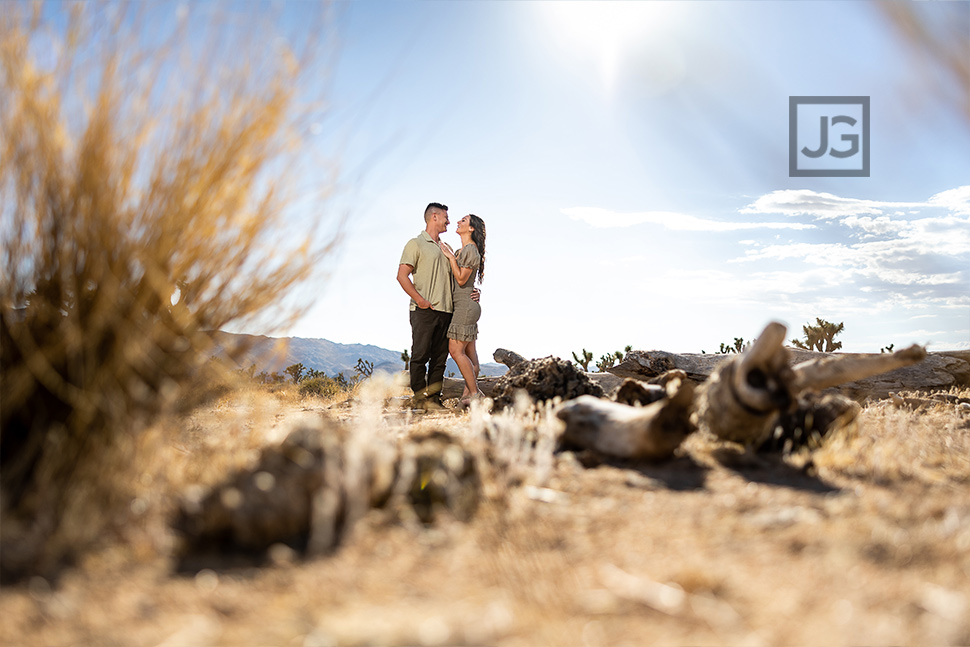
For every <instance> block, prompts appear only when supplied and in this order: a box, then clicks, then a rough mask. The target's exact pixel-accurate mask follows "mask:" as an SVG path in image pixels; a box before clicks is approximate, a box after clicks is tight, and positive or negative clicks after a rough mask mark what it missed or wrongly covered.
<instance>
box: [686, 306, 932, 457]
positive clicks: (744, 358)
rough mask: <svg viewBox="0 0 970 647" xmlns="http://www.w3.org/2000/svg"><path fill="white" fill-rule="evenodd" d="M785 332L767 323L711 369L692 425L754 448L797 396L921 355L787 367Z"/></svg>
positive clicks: (915, 349)
mask: <svg viewBox="0 0 970 647" xmlns="http://www.w3.org/2000/svg"><path fill="white" fill-rule="evenodd" d="M786 332H787V329H786V328H785V326H784V325H782V324H780V323H777V322H773V323H770V324H768V326H767V327H766V328H765V329H764V331H763V332H762V333H761V336H760V337H759V338H758V340H757V342H755V344H754V345H753V346H752V347H751V348H749V349H748V350H747V351H745V352H744V353H742V354H741V355H738V356H735V357H733V358H731V359H730V360H728V361H726V362H723V363H721V364H719V365H718V366H717V368H716V369H715V370H714V372H713V373H712V374H711V376H710V378H708V380H707V381H706V382H704V384H702V385H701V387H700V388H699V389H698V392H697V399H696V402H695V408H694V413H693V414H692V419H693V420H694V422H695V424H697V426H698V427H700V428H702V429H706V430H708V431H710V432H711V433H713V434H714V435H715V436H717V437H719V438H722V439H725V440H733V441H736V442H740V443H744V444H746V445H755V446H757V445H760V444H761V443H762V442H764V441H765V440H766V439H767V438H768V436H769V435H770V433H771V431H772V429H773V427H774V425H775V423H776V419H777V415H778V413H779V412H782V411H788V410H790V409H791V408H792V407H793V405H795V404H796V402H797V400H798V397H799V395H800V394H801V393H802V392H805V391H817V390H821V389H823V388H827V387H830V386H833V385H835V384H838V382H839V380H841V379H848V380H859V379H862V378H865V377H869V376H871V375H874V374H878V373H882V372H886V371H889V370H893V369H896V368H899V367H902V366H909V365H911V364H915V363H917V362H920V361H922V359H923V358H925V356H926V351H925V349H923V348H921V347H919V346H912V347H910V348H907V349H905V350H901V351H898V352H896V353H893V354H892V355H873V356H868V357H865V356H839V357H832V358H830V359H828V360H826V361H825V362H824V363H819V362H816V361H808V362H804V363H801V364H798V365H796V366H794V367H792V366H791V365H790V361H789V349H787V348H785V347H784V346H783V345H782V343H783V342H784V340H785V334H786Z"/></svg>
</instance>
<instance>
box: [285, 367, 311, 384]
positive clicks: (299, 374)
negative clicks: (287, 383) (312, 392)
mask: <svg viewBox="0 0 970 647" xmlns="http://www.w3.org/2000/svg"><path fill="white" fill-rule="evenodd" d="M305 370H306V366H304V365H303V363H302V362H300V363H299V364H291V365H290V366H287V367H286V368H285V369H283V372H284V373H286V374H287V375H289V376H290V377H291V378H293V384H299V383H300V382H302V381H303V377H304V374H303V372H304V371H305Z"/></svg>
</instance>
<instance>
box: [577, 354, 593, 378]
mask: <svg viewBox="0 0 970 647" xmlns="http://www.w3.org/2000/svg"><path fill="white" fill-rule="evenodd" d="M573 361H574V362H576V364H577V365H578V366H580V367H582V369H583V371H584V372H586V371H589V363H590V362H592V361H593V354H592V353H591V352H589V351H588V350H586V349H585V348H584V349H583V358H582V359H580V358H578V357H576V351H573Z"/></svg>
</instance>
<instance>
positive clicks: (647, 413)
mask: <svg viewBox="0 0 970 647" xmlns="http://www.w3.org/2000/svg"><path fill="white" fill-rule="evenodd" d="M693 395H694V384H693V383H692V382H689V381H687V380H683V381H681V380H672V381H671V382H669V383H668V384H667V386H666V388H665V389H664V397H663V398H662V399H661V400H658V401H656V402H653V403H651V404H648V405H647V406H643V407H641V406H629V405H626V404H620V403H617V402H611V401H609V400H603V399H600V398H595V397H592V396H589V395H584V396H580V397H578V398H576V399H574V400H570V401H569V402H566V403H565V404H564V405H563V406H562V408H561V409H560V410H559V411H558V412H557V414H556V415H557V416H558V417H559V418H560V419H561V420H563V421H564V422H565V423H566V428H565V430H564V431H563V433H562V436H561V437H560V442H561V443H562V444H564V445H574V446H578V447H581V448H583V449H593V450H595V451H598V452H600V453H602V454H606V455H608V456H615V457H618V458H631V459H646V460H662V459H665V458H669V457H670V456H671V455H673V453H674V450H675V449H677V447H679V446H680V444H681V443H682V442H683V440H684V438H686V437H687V435H688V434H689V433H691V432H692V431H693V430H694V427H693V424H692V423H691V422H690V408H691V403H692V402H693Z"/></svg>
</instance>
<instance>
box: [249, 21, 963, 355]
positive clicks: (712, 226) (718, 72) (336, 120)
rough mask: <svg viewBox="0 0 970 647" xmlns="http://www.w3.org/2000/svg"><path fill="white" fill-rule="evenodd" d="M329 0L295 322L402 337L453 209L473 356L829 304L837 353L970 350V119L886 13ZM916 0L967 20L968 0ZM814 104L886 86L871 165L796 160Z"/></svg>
mask: <svg viewBox="0 0 970 647" xmlns="http://www.w3.org/2000/svg"><path fill="white" fill-rule="evenodd" d="M287 7H288V13H289V14H290V15H291V16H292V15H294V14H296V15H298V14H299V7H300V5H299V4H293V5H288V6H287ZM338 9H339V11H338V18H337V22H336V24H335V27H336V33H337V36H338V39H339V43H338V45H339V49H338V52H339V54H338V60H337V63H336V67H335V69H334V72H333V76H332V77H330V78H327V79H321V83H325V84H326V85H327V88H328V93H329V100H330V102H331V108H330V110H329V112H328V115H327V118H326V120H324V122H323V124H322V125H323V132H322V133H321V134H320V135H319V137H320V139H321V144H320V145H321V146H323V145H324V142H325V143H326V146H328V147H334V146H336V147H337V150H338V151H339V153H340V159H341V172H342V176H343V179H344V184H343V188H342V190H341V192H340V194H339V195H338V197H337V198H336V199H335V200H334V201H333V202H332V203H330V204H327V205H323V206H321V209H325V210H334V211H336V212H343V211H344V210H346V211H347V213H348V214H349V216H348V220H347V223H346V226H345V234H344V239H343V242H342V244H341V246H340V248H339V250H338V252H337V253H336V254H335V256H334V257H333V258H332V259H331V262H330V264H329V265H328V273H327V276H326V278H325V279H321V280H320V281H319V282H318V283H317V284H315V285H313V286H311V288H312V290H311V292H312V295H313V299H314V301H313V302H314V306H313V308H312V309H311V310H310V312H309V313H308V315H307V316H306V317H304V318H303V319H302V320H301V321H300V322H298V323H297V324H296V325H294V326H293V327H291V328H290V329H288V330H285V331H283V333H288V334H293V335H298V336H303V337H324V338H327V339H330V340H332V341H336V342H343V343H355V342H359V343H370V344H376V345H378V346H382V347H385V348H390V349H401V350H403V349H404V348H408V347H409V346H410V328H409V325H408V317H407V310H408V297H407V296H406V295H405V294H404V292H403V291H402V290H401V289H400V287H399V286H398V284H397V282H396V281H395V275H396V271H397V264H398V261H399V259H400V254H401V250H402V249H403V247H404V244H405V242H406V241H407V240H408V239H409V238H411V237H413V236H414V235H416V234H417V233H418V232H419V231H420V230H421V229H422V228H423V225H424V223H423V219H422V213H423V209H424V206H425V205H426V204H427V203H428V202H431V201H439V202H444V203H445V204H447V205H449V207H450V212H451V215H452V223H453V224H452V227H451V231H449V232H448V233H447V234H445V235H444V239H445V240H447V241H448V242H450V243H452V244H456V243H457V242H458V237H457V235H456V234H454V233H453V232H454V223H456V222H457V220H458V219H459V218H460V217H461V216H462V215H464V214H466V213H475V214H477V215H479V216H480V217H482V218H483V219H484V220H485V223H486V225H487V231H488V243H487V252H486V259H487V263H486V272H485V281H484V283H483V285H482V286H481V289H482V293H483V294H482V301H481V303H482V310H483V315H482V319H481V321H480V323H479V328H480V330H481V336H480V338H479V344H478V347H479V353H480V354H481V355H482V356H483V357H488V356H490V355H491V353H492V351H493V350H494V349H495V348H497V347H505V348H511V349H514V350H517V351H518V352H520V353H522V354H524V355H527V356H532V357H539V356H544V355H548V354H555V355H559V356H563V357H569V355H570V352H571V351H573V350H577V351H578V350H579V349H580V348H582V347H585V348H587V349H589V350H591V351H592V352H593V353H594V354H595V355H596V356H597V357H598V356H599V355H601V354H603V353H606V352H610V351H613V350H617V349H622V348H623V347H624V346H625V345H627V344H631V345H633V347H634V348H640V349H654V348H659V349H665V350H671V351H679V352H700V351H701V350H706V351H707V352H714V351H716V350H717V348H718V346H719V343H720V342H728V343H730V342H732V341H733V338H734V337H744V338H745V339H751V338H752V337H755V336H756V335H757V334H758V333H759V332H760V330H761V329H762V327H763V326H764V325H765V324H766V323H767V322H768V321H770V320H780V321H782V322H785V323H787V324H788V325H789V338H791V337H795V336H798V337H800V336H801V325H802V324H804V323H806V322H811V321H814V318H815V317H822V318H824V319H827V320H830V321H835V322H844V323H845V332H844V333H843V335H842V336H841V337H840V339H842V341H843V342H844V348H845V350H847V351H858V352H878V351H879V349H880V348H881V347H883V346H885V345H887V344H894V345H895V346H896V348H900V347H902V346H905V345H908V344H911V343H923V344H925V343H929V344H930V349H931V350H933V349H938V350H942V349H952V348H970V270H968V268H970V117H968V116H967V114H966V113H964V114H962V115H961V114H960V112H959V111H958V110H954V109H953V108H952V105H951V104H947V103H946V102H945V101H943V100H941V99H940V96H941V93H942V94H943V95H945V94H946V93H947V92H949V93H951V94H952V93H953V91H954V86H953V83H954V82H953V80H952V79H949V78H948V77H946V76H945V75H941V74H939V73H938V72H935V71H934V68H932V67H931V66H930V65H929V64H928V63H927V61H926V60H925V59H922V58H921V57H920V56H919V55H918V54H917V53H916V52H915V51H914V50H913V49H912V48H911V47H910V46H909V45H908V44H907V43H906V42H905V41H903V40H902V39H900V38H899V37H898V35H897V34H896V32H894V31H893V28H892V26H891V25H890V24H889V23H888V22H887V20H886V19H885V17H884V16H883V15H882V14H881V13H880V12H879V11H878V8H877V7H876V6H875V5H873V4H869V3H843V2H778V3H768V2H718V3H714V2H681V3H661V2H647V3H640V2H627V3H611V2H603V3H595V4H593V3H582V2H568V3H567V2H462V3H445V2H421V3H411V2H394V3H390V2H366V3H365V2H353V3H340V4H338ZM919 9H920V11H924V12H928V14H930V18H932V19H935V20H941V21H943V22H944V23H946V24H950V25H954V24H955V25H957V26H962V30H963V32H962V33H964V34H970V4H967V3H942V4H941V3H920V5H919ZM968 41H970V38H968V40H967V41H964V45H965V46H966V47H967V48H970V42H968ZM963 55H964V58H966V57H967V56H970V53H968V52H967V51H964V52H963ZM932 80H939V81H940V83H939V84H934V83H930V82H929V81H932ZM947 84H949V86H948V85H947ZM815 95H818V96H858V95H862V96H869V97H870V101H871V116H870V121H871V122H870V136H871V151H870V154H871V176H870V177H868V178H863V177H850V178H825V177H819V178H816V177H800V178H790V177H789V169H788V98H789V96H815ZM250 332H260V331H250Z"/></svg>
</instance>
